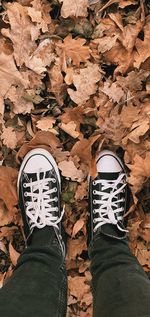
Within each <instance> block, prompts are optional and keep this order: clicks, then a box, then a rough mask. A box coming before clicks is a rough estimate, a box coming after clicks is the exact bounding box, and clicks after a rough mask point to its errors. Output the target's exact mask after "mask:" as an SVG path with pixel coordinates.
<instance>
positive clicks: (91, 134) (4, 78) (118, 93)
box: [0, 0, 150, 317]
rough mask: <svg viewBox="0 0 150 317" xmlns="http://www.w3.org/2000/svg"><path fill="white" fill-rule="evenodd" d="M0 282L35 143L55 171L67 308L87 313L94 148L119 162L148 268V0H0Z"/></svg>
mask: <svg viewBox="0 0 150 317" xmlns="http://www.w3.org/2000/svg"><path fill="white" fill-rule="evenodd" d="M0 12H1V16H0V29H1V36H0V128H1V130H0V131H1V132H0V133H1V141H0V142H1V151H0V163H1V166H0V286H2V285H3V284H4V283H5V281H6V280H7V279H8V278H9V277H10V276H11V274H12V272H13V268H14V266H15V265H16V262H17V259H18V257H19V255H20V253H21V252H22V250H23V249H24V239H23V234H22V233H23V228H22V220H21V215H20V211H19V208H18V197H17V192H16V182H17V175H18V170H19V166H20V163H21V161H22V159H23V157H24V156H25V154H26V153H27V152H28V151H29V150H30V149H32V148H35V147H37V146H39V147H41V146H42V147H44V148H46V149H48V150H49V151H50V153H52V155H53V156H54V157H55V159H56V161H57V163H58V167H59V169H60V172H61V176H62V197H61V198H62V205H63V204H65V216H64V227H65V231H66V233H67V237H68V238H67V257H66V265H67V271H68V288H69V291H68V316H70V317H74V316H80V317H90V316H91V315H92V295H91V289H90V280H91V275H90V273H89V263H90V262H89V258H88V253H87V243H86V239H87V230H86V224H87V217H88V200H87V196H88V195H87V175H88V174H89V173H90V174H91V175H92V176H94V175H95V162H96V157H97V154H98V152H99V151H100V149H105V148H107V149H110V150H112V151H114V152H116V153H117V154H118V155H119V156H120V157H121V158H122V159H123V160H124V163H125V165H126V167H127V170H128V184H129V187H130V190H131V204H130V208H129V210H128V212H127V214H126V217H127V219H128V230H129V234H128V236H129V245H130V248H131V250H132V252H133V253H134V254H135V255H136V256H137V258H138V260H139V262H140V263H141V265H142V266H143V268H144V270H145V271H146V272H147V274H149V271H150V251H149V242H150V213H149V212H150V207H149V206H150V139H149V132H150V130H149V128H150V99H149V97H150V4H149V0H145V1H144V0H109V1H105V0H76V1H74V0H52V1H47V0H33V1H31V0H18V1H11V2H9V1H0Z"/></svg>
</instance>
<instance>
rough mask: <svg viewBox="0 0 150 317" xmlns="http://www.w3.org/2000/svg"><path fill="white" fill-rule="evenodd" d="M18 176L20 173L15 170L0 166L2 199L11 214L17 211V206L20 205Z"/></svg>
mask: <svg viewBox="0 0 150 317" xmlns="http://www.w3.org/2000/svg"><path fill="white" fill-rule="evenodd" d="M17 176H18V172H17V170H15V169H14V168H11V167H6V166H0V199H1V200H2V201H3V202H4V203H5V205H6V207H7V209H8V210H9V211H10V213H11V212H13V211H16V208H15V206H16V205H17V203H18V197H17V191H16V182H17ZM10 197H11V199H10Z"/></svg>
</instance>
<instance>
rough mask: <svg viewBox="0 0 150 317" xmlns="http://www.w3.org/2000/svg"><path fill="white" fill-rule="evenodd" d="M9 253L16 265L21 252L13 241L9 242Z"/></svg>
mask: <svg viewBox="0 0 150 317" xmlns="http://www.w3.org/2000/svg"><path fill="white" fill-rule="evenodd" d="M9 255H10V259H11V262H12V264H13V265H14V266H16V264H17V261H18V258H19V256H20V253H19V252H17V251H16V250H15V249H14V247H13V246H12V244H11V242H9Z"/></svg>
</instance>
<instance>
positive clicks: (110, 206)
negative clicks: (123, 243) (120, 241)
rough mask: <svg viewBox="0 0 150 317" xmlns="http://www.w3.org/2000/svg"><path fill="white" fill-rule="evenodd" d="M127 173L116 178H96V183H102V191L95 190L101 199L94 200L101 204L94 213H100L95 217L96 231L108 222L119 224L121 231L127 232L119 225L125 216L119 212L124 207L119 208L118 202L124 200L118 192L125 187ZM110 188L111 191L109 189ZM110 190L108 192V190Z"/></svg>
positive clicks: (94, 192)
mask: <svg viewBox="0 0 150 317" xmlns="http://www.w3.org/2000/svg"><path fill="white" fill-rule="evenodd" d="M124 176H125V174H120V175H119V177H118V178H117V179H116V180H105V179H101V180H95V181H94V182H93V184H94V185H97V184H99V183H100V184H101V185H102V191H98V190H94V191H93V194H94V195H100V196H101V199H100V200H96V199H94V200H93V203H94V204H95V205H96V204H98V205H100V207H99V208H97V209H94V211H93V212H94V213H95V214H96V213H97V214H98V216H97V217H95V219H94V223H97V224H96V226H95V228H94V231H96V230H97V229H98V228H99V227H101V226H102V225H104V224H106V223H110V224H114V225H117V227H118V229H119V230H120V231H125V232H127V230H126V229H123V228H121V227H120V226H119V223H118V222H119V221H120V220H122V219H123V216H119V215H118V213H119V212H122V211H123V207H120V208H118V203H120V202H123V201H124V199H123V198H121V199H118V197H117V196H118V194H119V193H121V191H122V190H123V189H124V187H125V186H126V184H124V181H123V178H124ZM119 184H120V185H121V186H120V188H117V185H119ZM109 189H110V191H109ZM107 190H108V192H107Z"/></svg>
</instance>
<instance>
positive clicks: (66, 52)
mask: <svg viewBox="0 0 150 317" xmlns="http://www.w3.org/2000/svg"><path fill="white" fill-rule="evenodd" d="M85 43H86V40H85V39H81V38H77V39H73V38H72V36H71V35H70V34H69V35H68V36H67V37H66V38H65V39H64V42H63V43H58V44H57V46H58V47H59V48H60V49H61V51H62V58H63V64H64V59H65V62H66V63H67V60H68V59H71V60H72V62H73V65H76V66H79V65H80V63H81V62H86V61H87V60H88V59H89V57H90V54H89V47H88V46H84V44H85ZM66 68H67V67H66Z"/></svg>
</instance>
